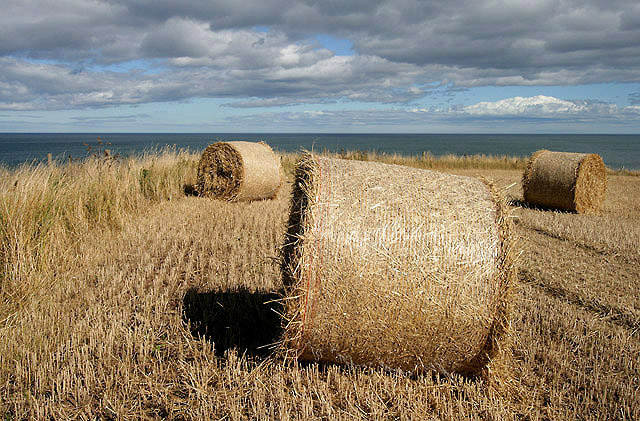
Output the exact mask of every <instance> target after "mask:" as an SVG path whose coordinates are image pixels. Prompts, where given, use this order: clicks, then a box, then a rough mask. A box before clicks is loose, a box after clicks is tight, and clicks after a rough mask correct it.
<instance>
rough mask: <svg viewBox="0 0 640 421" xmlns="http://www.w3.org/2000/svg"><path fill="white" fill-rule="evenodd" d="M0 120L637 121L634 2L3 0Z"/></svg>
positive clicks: (396, 124)
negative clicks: (62, 0) (27, 0)
mask: <svg viewBox="0 0 640 421" xmlns="http://www.w3.org/2000/svg"><path fill="white" fill-rule="evenodd" d="M3 7H4V9H5V12H6V13H3V15H2V17H0V39H2V40H3V42H2V43H1V44H0V131H4V132H10V131H18V132H20V131H31V132H394V133H404V132H421V133H439V132H458V133H459V132H468V133H474V132H480V133H484V132H491V133H496V132H499V133H500V132H502V133H640V43H639V42H638V41H637V40H638V39H640V5H639V4H637V2H636V1H625V0H615V1H610V2H601V1H588V0H581V1H578V0H565V1H559V0H556V1H554V0H541V1H537V2H526V1H515V0H501V1H499V0H491V1H485V0H478V1H466V0H451V1H449V2H446V3H443V2H439V1H418V0H367V1H365V0H353V1H344V0H343V1H337V0H325V1H322V2H318V1H315V0H295V1H284V0H260V1H256V0H247V1H246V2H237V1H228V0H224V1H223V0H186V1H183V2H173V1H169V0H154V1H151V0H95V1H89V0H66V1H64V2H60V1H38V0H34V1H29V2H24V1H14V0H9V1H8V2H6V5H4V6H3Z"/></svg>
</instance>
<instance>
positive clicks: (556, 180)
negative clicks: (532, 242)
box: [522, 150, 607, 213]
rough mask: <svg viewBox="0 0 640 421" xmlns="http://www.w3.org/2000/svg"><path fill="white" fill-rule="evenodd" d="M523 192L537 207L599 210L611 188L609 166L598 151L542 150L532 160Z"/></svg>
mask: <svg viewBox="0 0 640 421" xmlns="http://www.w3.org/2000/svg"><path fill="white" fill-rule="evenodd" d="M522 191H523V195H524V200H525V202H527V203H529V204H530V205H533V206H540V207H545V208H553V209H560V210H566V211H572V212H580V213H583V212H593V211H597V210H598V209H600V206H601V205H602V201H603V200H604V196H605V193H606V191H607V169H606V167H605V166H604V162H602V158H601V157H600V155H597V154H586V153H572V152H552V151H547V150H540V151H538V152H536V153H534V154H533V155H531V158H530V159H529V163H528V164H527V168H526V169H525V171H524V174H523V175H522Z"/></svg>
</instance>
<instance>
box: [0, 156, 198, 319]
mask: <svg viewBox="0 0 640 421" xmlns="http://www.w3.org/2000/svg"><path fill="white" fill-rule="evenodd" d="M197 158H198V156H197V155H196V154H194V153H191V152H188V151H183V150H176V149H164V150H161V151H155V152H149V153H146V154H144V155H142V156H140V157H132V158H128V159H114V158H110V157H105V158H100V157H91V158H88V159H87V160H84V161H78V162H74V163H71V162H70V163H68V164H62V163H51V164H35V165H29V164H25V165H22V166H20V167H18V168H16V169H7V168H0V321H6V320H7V318H9V317H10V315H11V314H13V313H14V312H15V311H17V310H18V309H19V308H20V306H21V304H22V303H24V302H25V300H27V299H28V297H29V296H30V295H32V294H33V293H34V292H35V291H36V290H38V289H40V288H43V287H46V286H47V285H48V284H49V283H50V282H53V281H54V280H55V276H56V272H57V268H58V267H59V264H60V262H61V260H63V259H64V257H65V256H68V255H70V254H73V253H74V252H76V251H77V250H75V248H74V246H75V245H76V244H77V243H78V241H79V240H80V239H81V238H83V237H85V236H86V235H87V234H88V233H89V232H90V231H93V230H104V229H113V228H118V227H119V226H120V225H121V223H122V220H123V217H124V216H125V215H129V214H132V213H134V212H140V211H142V210H144V209H145V208H147V207H148V206H149V205H150V204H151V203H154V202H158V201H161V200H171V199H172V198H173V197H177V196H179V195H183V194H184V193H183V191H184V188H185V185H189V184H193V183H194V182H195V177H196V173H195V170H196V164H197V161H196V160H197Z"/></svg>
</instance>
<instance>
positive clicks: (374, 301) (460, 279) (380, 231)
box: [280, 155, 515, 375]
mask: <svg viewBox="0 0 640 421" xmlns="http://www.w3.org/2000/svg"><path fill="white" fill-rule="evenodd" d="M504 209H505V207H504V205H503V202H502V201H501V200H498V196H497V195H496V194H495V193H494V191H493V190H492V188H491V187H490V186H488V185H487V184H485V183H483V182H482V181H479V180H477V179H472V178H468V177H459V176H454V175H448V174H443V173H437V172H433V171H428V170H421V169H415V168H409V167H403V166H398V165H388V164H383V163H378V162H360V161H347V160H340V159H330V158H321V157H316V156H313V155H307V156H305V157H304V158H303V159H302V160H301V161H300V163H299V164H298V166H297V168H296V180H295V184H294V191H293V199H292V206H291V213H290V220H289V232H288V234H287V241H286V245H285V247H284V248H283V278H284V281H285V287H286V290H287V297H286V298H285V299H284V300H283V303H284V306H285V316H284V322H283V323H284V324H285V326H284V333H283V338H282V342H281V348H280V351H281V353H282V354H283V356H284V357H285V358H293V359H303V360H318V361H328V362H335V363H346V364H358V365H367V366H383V367H387V368H392V369H401V370H406V371H411V372H418V373H419V372H423V371H426V370H436V371H438V372H445V373H451V372H457V373H462V374H468V375H475V374H479V373H480V372H481V371H482V370H483V369H484V368H485V367H486V366H487V364H488V362H489V361H490V359H491V358H492V357H493V356H494V355H495V354H496V352H497V350H498V349H499V348H500V347H501V346H502V345H503V344H504V343H505V342H504V341H505V338H506V337H507V335H506V334H505V332H506V331H507V326H508V324H509V322H508V313H509V312H508V308H509V305H510V291H511V287H512V285H513V279H514V276H515V273H514V269H513V264H512V259H511V252H510V245H509V244H510V243H509V224H508V222H507V219H506V218H505V215H504Z"/></svg>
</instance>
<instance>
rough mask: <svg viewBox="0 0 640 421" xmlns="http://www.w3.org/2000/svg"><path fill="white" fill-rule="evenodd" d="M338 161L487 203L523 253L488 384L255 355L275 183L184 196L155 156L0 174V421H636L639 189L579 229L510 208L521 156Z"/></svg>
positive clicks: (275, 289)
mask: <svg viewBox="0 0 640 421" xmlns="http://www.w3.org/2000/svg"><path fill="white" fill-rule="evenodd" d="M344 155H345V157H347V158H354V159H371V160H381V161H385V162H395V163H399V164H403V165H412V166H417V167H424V168H434V169H437V170H441V171H447V172H453V173H456V174H461V175H468V176H474V177H476V176H479V177H486V178H490V179H493V180H494V181H495V183H496V184H497V185H498V186H501V187H503V189H504V191H505V194H506V195H507V196H508V197H509V198H510V200H511V204H512V212H513V213H512V217H513V221H514V226H515V233H516V235H517V237H518V244H519V250H520V253H519V260H518V274H519V276H518V278H519V283H518V286H517V294H516V301H515V303H514V312H513V318H512V325H513V326H512V327H513V349H512V351H511V362H510V364H509V367H507V368H505V369H504V370H503V371H504V372H503V373H502V376H503V377H502V378H501V379H500V381H499V382H496V384H492V383H491V382H489V383H487V382H486V381H485V380H482V379H466V378H463V377H459V376H451V377H441V376H436V375H434V376H411V375H408V374H405V373H401V372H391V371H386V370H383V369H374V368H360V367H345V366H336V365H329V364H314V363H311V364H310V363H304V364H298V365H286V364H284V363H283V362H282V361H280V360H278V359H275V358H273V357H271V356H270V350H269V347H268V346H267V347H265V345H268V344H270V343H273V342H274V341H276V340H277V339H278V337H279V334H280V319H279V316H278V314H276V313H275V311H274V310H276V311H277V310H278V308H279V307H278V304H277V303H276V302H274V301H273V300H276V299H278V298H279V297H280V295H279V294H280V293H281V289H282V283H281V279H280V270H279V260H278V256H279V254H278V249H279V247H281V246H282V242H283V239H284V232H285V230H286V220H287V216H288V215H287V214H288V206H289V193H290V183H289V184H287V185H285V187H284V188H283V189H282V190H281V192H280V193H279V195H278V196H277V197H276V199H275V200H268V201H261V202H253V203H226V202H220V201H214V200H210V199H204V198H198V197H194V196H191V195H188V194H185V191H187V192H189V186H191V185H193V184H194V183H195V177H196V175H195V169H196V166H197V161H198V158H199V155H198V154H195V153H189V152H182V151H175V150H167V151H161V152H158V153H154V154H148V155H146V156H143V157H140V158H135V159H134V158H132V159H90V160H88V161H86V162H83V163H73V164H69V165H41V166H26V167H22V168H19V169H15V170H7V169H4V170H0V172H2V177H0V205H1V208H0V222H1V223H2V225H1V230H2V231H1V232H0V234H1V235H0V239H1V240H2V248H1V249H0V264H1V265H2V266H1V270H2V272H1V273H0V338H1V340H0V419H7V420H13V419H18V420H19V419H114V420H116V419H640V292H639V291H640V177H638V176H637V174H633V173H628V172H625V173H616V172H610V173H609V176H608V177H609V189H608V192H607V196H606V199H605V202H604V207H603V210H602V212H601V213H599V214H595V215H577V214H567V213H557V212H550V211H539V210H535V209H529V208H526V207H524V206H522V205H521V202H520V200H521V199H522V191H521V188H520V177H521V174H522V169H523V168H524V165H525V160H524V159H521V158H512V157H486V156H485V157H454V156H448V157H443V158H435V157H433V156H430V155H425V156H422V157H402V156H388V155H374V154H367V153H361V152H354V153H347V154H344ZM294 161H295V156H294V155H290V154H285V155H283V157H282V162H283V165H284V167H285V169H287V170H288V171H289V174H290V171H291V168H292V165H293V162H294Z"/></svg>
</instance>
